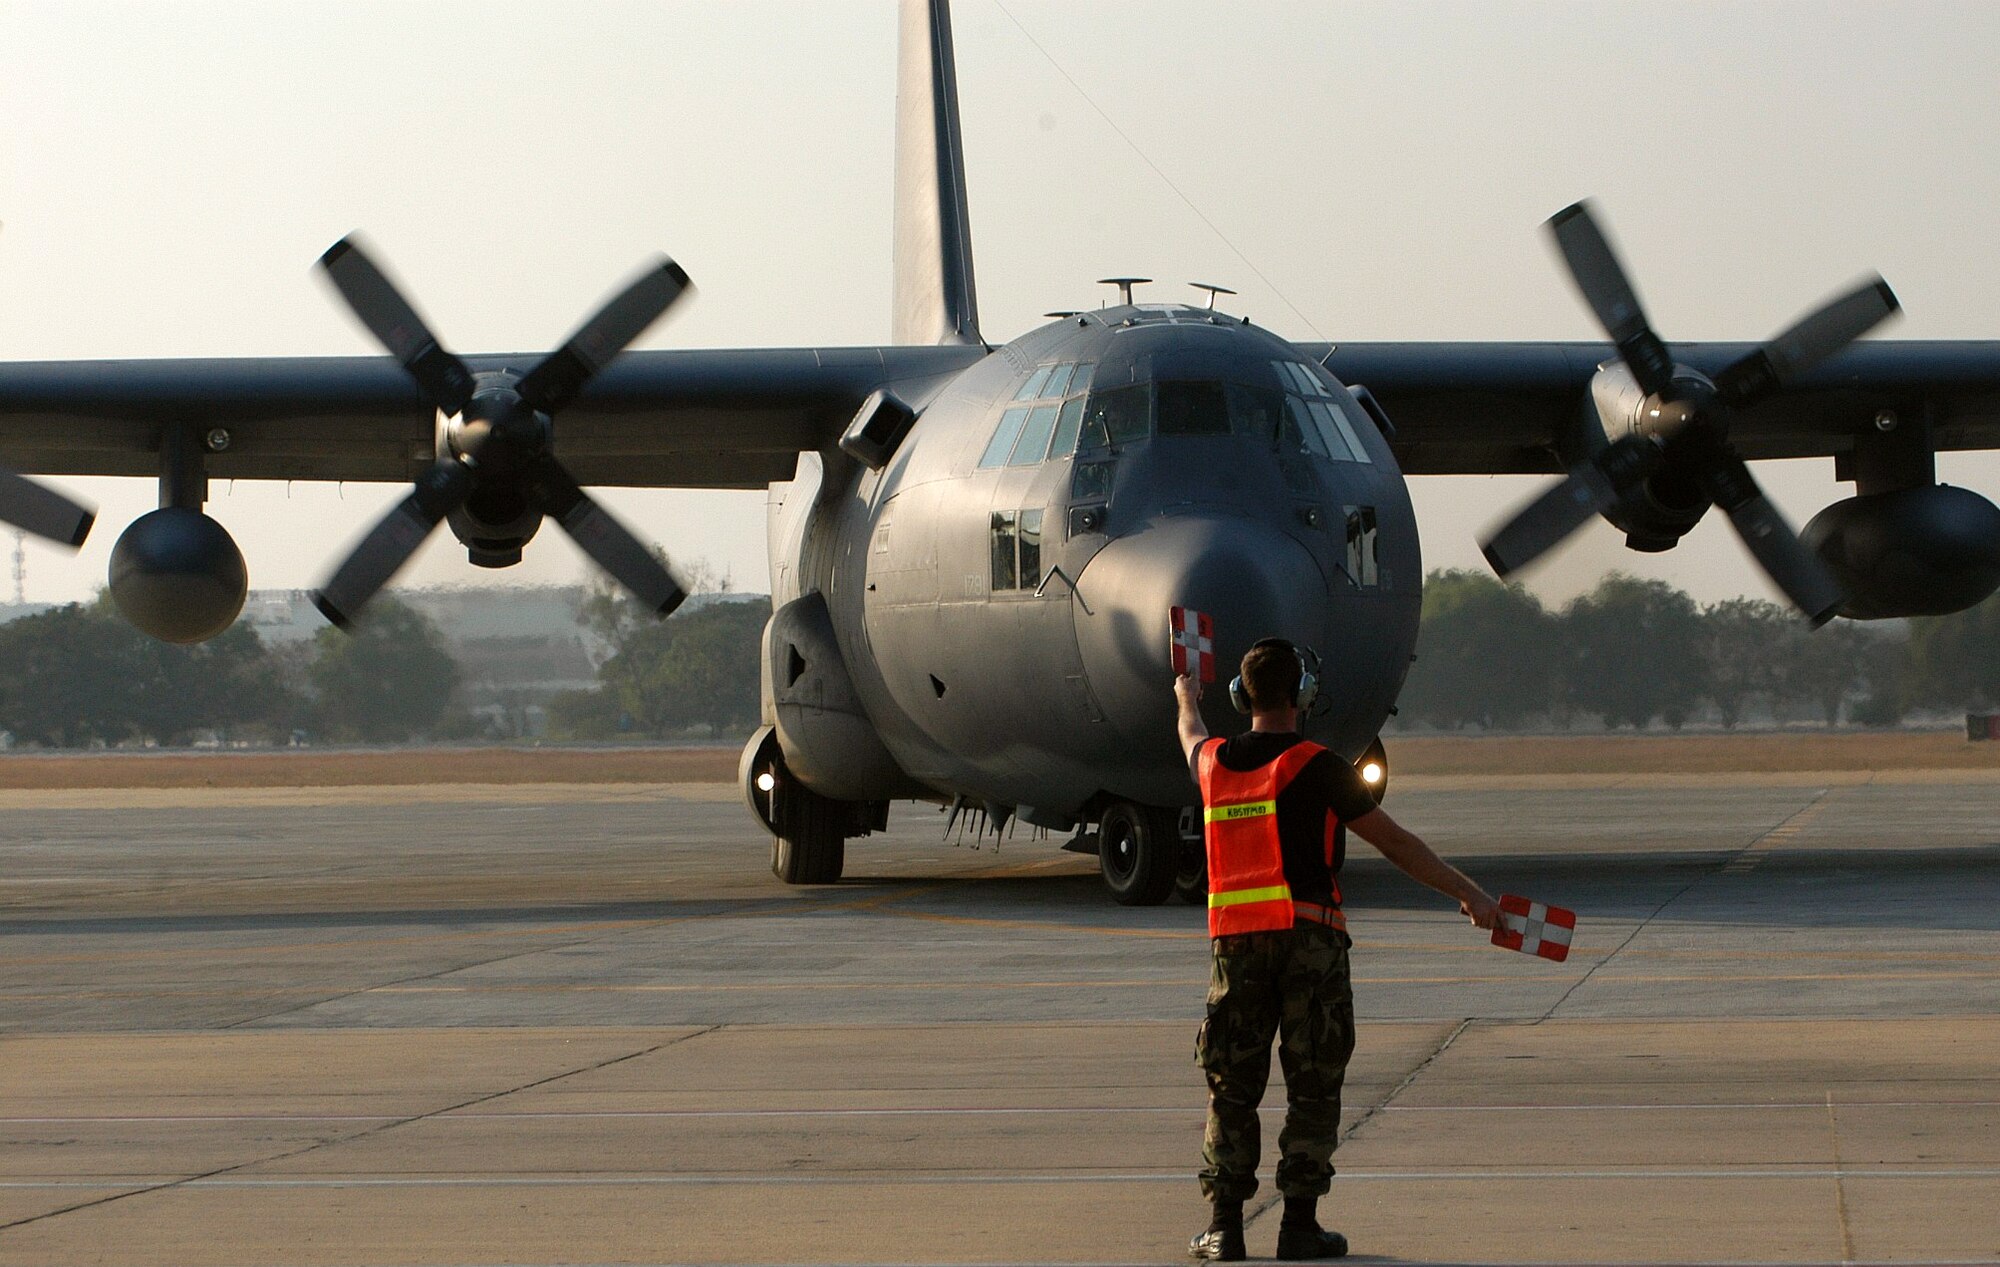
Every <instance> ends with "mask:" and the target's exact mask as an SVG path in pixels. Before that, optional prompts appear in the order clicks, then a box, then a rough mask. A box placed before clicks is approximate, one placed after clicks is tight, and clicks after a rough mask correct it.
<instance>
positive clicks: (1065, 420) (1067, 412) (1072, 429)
mask: <svg viewBox="0 0 2000 1267" xmlns="http://www.w3.org/2000/svg"><path fill="white" fill-rule="evenodd" d="M1082 423H1083V397H1081V396H1072V397H1070V398H1069V399H1068V400H1067V401H1065V402H1064V403H1063V407H1062V414H1061V416H1059V417H1058V418H1057V419H1056V438H1055V439H1054V440H1051V441H1050V442H1049V456H1050V457H1052V458H1066V457H1068V456H1069V455H1070V454H1072V453H1074V452H1076V432H1077V428H1078V427H1079V426H1080V425H1082Z"/></svg>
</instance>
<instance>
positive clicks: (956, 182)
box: [894, 0, 983, 343]
mask: <svg viewBox="0 0 2000 1267" xmlns="http://www.w3.org/2000/svg"><path fill="white" fill-rule="evenodd" d="M899 35H900V38H899V41H898V46H897V56H896V248H895V304H896V310H895V314H894V338H895V341H896V342H897V343H981V342H983V340H982V339H981V338H980V337H979V306H978V302H977V301H976V300H975V299H974V297H973V286H972V225H971V222H970V221H969V220H968V219H967V217H966V210H965V151H964V148H963V146H962V145H961V144H960V142H959V134H958V69H957V66H956V63H955V61H954V58H953V55H952V47H951V4H950V0H902V11H901V18H900V32H899Z"/></svg>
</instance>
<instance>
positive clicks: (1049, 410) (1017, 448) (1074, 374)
mask: <svg viewBox="0 0 2000 1267" xmlns="http://www.w3.org/2000/svg"><path fill="white" fill-rule="evenodd" d="M1093 368H1094V367H1093V366H1092V365H1091V364H1090V363H1089V362H1087V361H1082V362H1079V361H1064V362H1062V363H1061V364H1059V365H1044V366H1042V367H1041V368H1040V369H1038V370H1036V371H1035V372H1034V373H1033V374H1031V375H1029V376H1028V379H1027V381H1026V382H1024V383H1022V384H1021V388H1020V390H1019V391H1017V392H1015V393H1014V399H1015V400H1017V401H1021V402H1030V403H1022V404H1017V405H1013V406H1011V407H1009V408H1008V409H1006V410H1005V411H1003V412H1002V413H1001V415H1000V425H999V427H997V428H996V429H995V430H994V432H993V438H992V440H991V441H989V442H988V443H987V445H986V451H985V452H984V453H982V454H981V455H980V457H979V465H980V466H982V467H992V466H1033V465H1035V464H1036V463H1038V462H1043V461H1046V460H1047V459H1049V458H1051V457H1068V456H1069V455H1070V453H1071V452H1073V451H1074V450H1075V449H1076V436H1077V429H1078V425H1079V424H1080V422H1081V421H1082V418H1083V403H1084V397H1083V393H1084V392H1086V391H1088V390H1090V378H1091V371H1092V369H1093ZM1065 397H1067V398H1068V399H1067V400H1065V399H1064V398H1065ZM1036 401H1042V402H1046V403H1043V404H1033V403H1031V402H1036Z"/></svg>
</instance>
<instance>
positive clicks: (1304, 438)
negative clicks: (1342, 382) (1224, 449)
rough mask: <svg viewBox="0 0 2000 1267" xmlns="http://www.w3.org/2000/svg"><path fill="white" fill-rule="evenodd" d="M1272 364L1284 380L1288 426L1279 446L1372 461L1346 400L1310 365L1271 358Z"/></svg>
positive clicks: (1347, 458)
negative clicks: (1272, 359)
mask: <svg viewBox="0 0 2000 1267" xmlns="http://www.w3.org/2000/svg"><path fill="white" fill-rule="evenodd" d="M1271 368H1272V369H1273V370H1275V371H1277V374H1278V377H1279V379H1280V380H1281V381H1283V382H1284V384H1285V387H1286V396H1285V399H1286V403H1287V405H1288V410H1287V412H1288V413H1289V415H1290V420H1289V425H1288V427H1287V428H1285V429H1284V431H1283V432H1282V433H1281V434H1280V436H1279V441H1278V443H1279V447H1281V448H1286V449H1292V448H1302V449H1304V450H1305V451H1306V452H1308V453H1320V454H1323V455H1324V456H1327V457H1331V458H1333V459H1334V460H1335V461H1338V462H1373V461H1374V459H1373V458H1371V457H1369V456H1368V446H1366V445H1364V444H1363V443H1362V442H1361V436H1360V434H1359V433H1358V432H1357V431H1356V430H1355V429H1354V419H1353V418H1352V417H1351V416H1350V415H1349V402H1348V401H1347V400H1346V399H1344V398H1343V397H1341V396H1337V395H1335V394H1334V393H1333V391H1332V390H1331V389H1330V388H1328V387H1327V385H1326V383H1325V382H1324V381H1323V380H1322V379H1321V378H1320V376H1319V375H1317V374H1315V373H1314V372H1313V371H1312V368H1311V367H1310V366H1308V365H1305V364H1304V363H1302V362H1299V361H1273V362H1271ZM1293 392H1296V393H1297V394H1296V395H1293V394H1292V393H1293Z"/></svg>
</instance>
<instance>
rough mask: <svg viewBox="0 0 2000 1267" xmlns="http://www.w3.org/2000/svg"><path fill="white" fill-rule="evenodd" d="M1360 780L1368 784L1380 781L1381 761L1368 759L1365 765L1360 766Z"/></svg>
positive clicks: (1371, 784)
mask: <svg viewBox="0 0 2000 1267" xmlns="http://www.w3.org/2000/svg"><path fill="white" fill-rule="evenodd" d="M1361 781H1362V782H1363V783H1366V784H1369V785H1370V786H1373V785H1374V784H1377V783H1380V782H1381V781H1382V763H1381V762H1379V761H1370V762H1369V763H1368V764H1367V765H1364V766H1362V767H1361Z"/></svg>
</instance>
